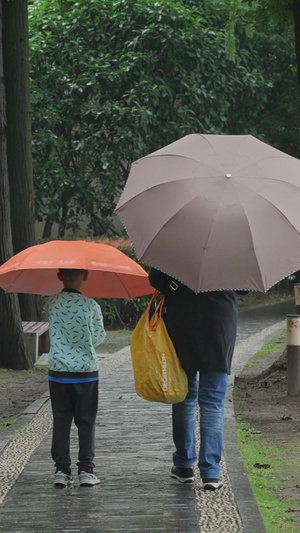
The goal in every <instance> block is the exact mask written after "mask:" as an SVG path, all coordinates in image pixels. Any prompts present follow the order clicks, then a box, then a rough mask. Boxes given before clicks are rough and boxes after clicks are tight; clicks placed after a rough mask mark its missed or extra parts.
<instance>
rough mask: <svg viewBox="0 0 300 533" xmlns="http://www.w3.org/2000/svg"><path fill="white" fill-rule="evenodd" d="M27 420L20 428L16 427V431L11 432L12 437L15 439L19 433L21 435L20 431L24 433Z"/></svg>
mask: <svg viewBox="0 0 300 533" xmlns="http://www.w3.org/2000/svg"><path fill="white" fill-rule="evenodd" d="M28 424H29V422H26V424H24V426H22V427H21V428H19V429H16V431H15V432H14V434H13V437H12V438H13V439H16V438H17V437H18V436H19V435H21V434H22V433H24V431H25V429H26V428H27V426H28Z"/></svg>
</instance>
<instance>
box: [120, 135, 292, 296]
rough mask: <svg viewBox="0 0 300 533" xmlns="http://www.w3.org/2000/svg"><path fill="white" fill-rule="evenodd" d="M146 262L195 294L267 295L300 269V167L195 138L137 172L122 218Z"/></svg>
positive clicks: (246, 142)
mask: <svg viewBox="0 0 300 533" xmlns="http://www.w3.org/2000/svg"><path fill="white" fill-rule="evenodd" d="M116 213H117V214H118V216H119V218H120V219H121V220H122V222H123V224H124V226H125V227H126V229H127V231H128V234H129V236H130V238H131V240H132V241H133V244H134V247H135V250H136V253H137V256H138V259H139V260H141V261H143V262H144V263H147V264H149V265H152V266H155V267H157V268H158V269H160V270H162V271H163V272H165V273H167V274H169V275H171V276H173V277H175V278H176V279H178V280H179V281H181V282H183V283H184V284H186V285H187V286H189V287H190V288H192V289H193V290H194V291H195V292H202V291H210V290H226V289H240V290H255V291H262V292H265V291H267V290H268V289H269V288H270V287H271V286H272V285H274V284H275V283H277V282H278V281H279V280H281V279H283V278H284V277H286V276H288V275H289V274H291V273H293V272H295V271H296V270H299V269H300V161H299V160H298V159H296V158H294V157H291V156H289V155H287V154H285V153H283V152H281V151H279V150H276V149H275V148H272V147H271V146H269V145H267V144H265V143H263V142H261V141H259V140H258V139H256V138H255V137H253V136H251V135H238V136H236V135H201V134H191V135H187V136H186V137H183V138H181V139H179V140H178V141H176V142H174V143H172V144H170V145H168V146H166V147H164V148H162V149H160V150H157V151H156V152H153V153H152V154H150V155H148V156H146V157H144V158H142V159H139V160H138V161H136V162H134V163H133V165H132V167H131V171H130V174H129V177H128V180H127V183H126V186H125V188H124V191H123V193H122V195H121V198H120V200H119V203H118V205H117V208H116Z"/></svg>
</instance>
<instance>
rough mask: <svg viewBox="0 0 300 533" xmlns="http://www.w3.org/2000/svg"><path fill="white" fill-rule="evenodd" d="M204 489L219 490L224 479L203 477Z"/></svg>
mask: <svg viewBox="0 0 300 533" xmlns="http://www.w3.org/2000/svg"><path fill="white" fill-rule="evenodd" d="M202 482H203V488H204V490H219V489H221V488H222V487H223V483H222V481H220V480H219V479H218V478H205V479H202Z"/></svg>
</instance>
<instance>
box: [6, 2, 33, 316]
mask: <svg viewBox="0 0 300 533" xmlns="http://www.w3.org/2000/svg"><path fill="white" fill-rule="evenodd" d="M2 6H3V21H4V24H3V64H4V78H5V90H6V105H7V107H6V114H7V162H8V175H9V189H10V210H11V227H12V239H13V253H14V254H16V253H18V252H20V251H21V250H23V249H24V248H27V247H28V246H32V245H33V244H35V235H34V222H35V221H34V193H33V175H32V157H31V121H30V106H29V62H28V55H29V49H28V48H29V44H28V10H27V0H2ZM19 302H20V308H21V315H22V319H23V320H38V319H39V318H40V316H41V310H42V306H41V298H40V297H38V296H33V295H23V294H22V295H20V296H19Z"/></svg>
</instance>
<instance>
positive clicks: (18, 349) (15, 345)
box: [0, 2, 32, 369]
mask: <svg viewBox="0 0 300 533" xmlns="http://www.w3.org/2000/svg"><path fill="white" fill-rule="evenodd" d="M2 20H3V19H2V2H0V227H1V233H0V263H1V264H2V263H4V262H5V261H7V259H9V257H11V256H12V252H13V248H12V234H11V222H10V206H9V184H8V168H7V139H6V105H5V104H6V102H5V87H4V77H3V53H2ZM0 343H1V351H0V366H1V367H2V368H13V369H27V368H30V367H31V366H32V363H31V361H30V357H29V354H28V353H27V350H26V347H25V343H24V339H23V334H22V324H21V315H20V308H19V303H18V298H17V295H15V294H5V293H4V292H3V290H2V289H0Z"/></svg>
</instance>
